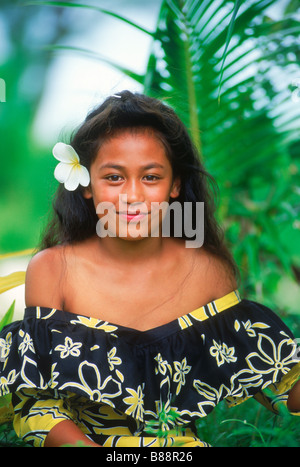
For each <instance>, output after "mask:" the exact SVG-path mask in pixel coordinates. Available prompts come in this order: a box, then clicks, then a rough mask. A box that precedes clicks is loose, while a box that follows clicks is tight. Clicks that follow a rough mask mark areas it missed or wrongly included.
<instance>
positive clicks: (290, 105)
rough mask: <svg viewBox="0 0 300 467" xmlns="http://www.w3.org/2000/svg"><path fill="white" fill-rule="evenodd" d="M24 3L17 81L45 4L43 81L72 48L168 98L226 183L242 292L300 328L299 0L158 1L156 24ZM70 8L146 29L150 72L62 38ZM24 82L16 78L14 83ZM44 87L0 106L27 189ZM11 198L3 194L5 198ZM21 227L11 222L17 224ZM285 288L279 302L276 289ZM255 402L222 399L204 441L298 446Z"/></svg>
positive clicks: (293, 434) (296, 433)
mask: <svg viewBox="0 0 300 467" xmlns="http://www.w3.org/2000/svg"><path fill="white" fill-rule="evenodd" d="M3 1H4V4H5V5H8V2H7V1H6V0H3ZM86 3H87V2H86ZM29 4H30V5H31V6H28V7H26V8H24V9H23V10H22V15H21V16H20V17H18V18H16V17H14V16H13V15H11V16H10V28H11V30H12V31H17V30H18V31H19V33H18V35H17V34H16V33H12V35H13V34H14V43H15V44H16V52H15V55H14V56H13V57H12V58H11V60H7V62H6V63H5V68H4V71H5V72H6V73H7V75H6V76H11V77H12V80H13V71H14V69H15V68H14V67H15V66H16V63H17V62H18V61H19V63H21V65H18V66H23V67H24V70H25V68H26V60H30V59H31V60H32V57H29V56H28V50H27V49H28V48H27V49H26V45H24V43H25V42H24V37H26V22H28V21H29V16H28V15H29V13H28V12H29V11H30V15H33V16H34V14H35V13H36V12H37V11H38V12H39V14H42V13H41V12H42V9H43V8H47V14H50V15H51V17H52V21H53V24H54V27H53V34H52V39H51V41H48V42H47V40H46V39H45V40H44V42H43V44H42V45H43V47H44V48H43V49H39V51H38V52H37V51H36V52H35V53H36V54H37V55H38V54H39V63H40V69H39V70H40V71H39V73H40V80H39V82H40V83H42V84H43V83H44V82H45V80H46V72H47V68H48V66H49V64H50V63H51V56H52V55H51V54H52V53H53V52H54V51H55V53H56V54H57V53H60V51H62V50H69V51H72V52H73V53H74V54H86V55H88V56H89V57H92V58H93V59H95V60H104V61H106V62H107V63H109V64H111V65H112V66H114V67H115V68H117V69H118V70H119V71H121V72H122V73H124V74H126V75H128V76H130V77H131V78H133V79H134V80H135V81H136V82H137V83H139V84H140V85H142V87H143V89H144V91H145V93H147V94H149V95H152V96H155V97H158V98H161V99H164V100H165V101H166V102H167V103H168V104H169V105H171V106H172V107H173V108H174V109H175V110H176V111H177V112H178V114H179V115H180V116H181V118H182V119H183V121H184V122H185V124H186V126H187V128H188V129H189V131H190V134H191V136H192V138H193V140H194V143H195V145H196V146H197V147H198V149H199V154H200V157H201V159H202V161H203V162H204V164H205V166H206V168H207V170H208V171H209V172H210V173H211V174H212V175H213V176H214V177H215V179H216V181H217V183H218V185H219V188H220V198H219V205H218V209H217V216H218V218H219V219H220V221H221V223H222V224H223V226H224V228H225V234H226V238H227V241H228V243H229V244H230V246H231V248H232V250H233V253H234V256H235V259H236V261H237V263H238V265H239V267H240V270H241V274H242V281H241V287H240V289H241V292H242V293H243V295H246V296H250V297H254V298H255V299H257V300H258V301H263V302H264V303H265V304H266V305H270V306H271V307H272V308H274V304H275V305H277V311H278V313H280V314H281V316H282V317H283V319H284V320H285V321H286V322H287V323H288V325H289V326H291V327H292V328H293V330H294V334H295V335H296V336H297V335H298V336H299V335H300V334H299V333H300V315H299V310H298V303H299V291H297V288H298V289H299V282H300V246H299V245H300V242H299V240H300V221H299V212H300V154H299V152H300V137H299V123H300V107H299V102H300V92H299V89H300V84H299V83H300V67H299V59H300V39H299V38H300V23H299V15H300V7H299V2H298V0H287V1H285V2H283V1H281V0H277V1H274V0H247V1H244V2H243V1H241V0H235V1H229V0H162V1H161V8H160V12H159V15H158V18H157V24H156V28H155V29H154V30H151V31H150V30H147V29H146V28H144V27H141V26H140V25H138V24H135V22H134V21H131V20H129V19H127V18H124V17H122V16H120V15H119V14H117V13H115V12H114V11H107V10H104V9H103V8H101V7H100V6H95V5H88V4H80V3H73V2H60V1H52V2H51V1H36V2H30V3H29V2H28V3H27V5H29ZM72 9H73V10H74V9H77V10H78V9H82V11H83V10H87V9H88V10H90V11H93V12H94V13H95V16H96V15H98V16H99V17H100V16H101V15H102V16H105V15H109V16H113V17H114V18H115V19H116V20H118V21H120V22H122V23H126V24H127V25H128V26H129V27H131V28H135V29H138V30H139V31H141V32H142V33H143V34H145V35H147V36H148V37H151V41H152V47H151V51H150V53H149V57H148V63H147V66H146V69H145V73H143V74H138V73H136V72H135V71H134V70H130V69H129V67H124V66H121V65H119V64H118V63H116V62H115V61H114V57H105V56H104V55H103V53H101V51H100V50H99V53H98V52H95V51H94V50H92V47H91V48H90V49H89V48H83V47H78V46H77V44H75V45H74V44H73V43H72V40H71V41H69V42H68V41H66V40H64V41H62V39H65V38H66V37H67V33H68V32H69V26H68V24H67V23H66V22H64V23H62V22H59V21H55V19H57V18H59V17H60V14H62V13H68V12H69V11H71V10H72ZM25 20H26V21H25ZM27 34H28V33H27ZM45 46H46V48H47V50H45ZM37 55H36V56H37ZM36 56H35V57H36ZM41 57H42V59H41ZM17 85H18V82H17V80H15V86H16V88H17ZM42 92H43V86H42V85H41V87H40V88H37V89H35V90H34V91H33V90H32V92H31V96H30V102H31V105H30V106H29V112H28V110H27V113H26V111H25V110H24V107H22V108H20V102H18V101H17V100H15V101H13V103H14V106H13V107H10V110H9V111H5V112H2V114H1V113H0V123H1V125H2V126H3V128H9V127H12V126H14V125H13V122H14V118H15V115H18V119H19V120H18V122H19V125H18V126H17V127H16V129H15V138H14V140H13V145H15V146H18V145H19V146H18V147H15V150H14V151H13V152H12V147H11V146H10V144H11V142H10V140H8V139H5V138H4V139H3V140H2V149H3V151H4V152H3V153H8V152H12V153H13V154H14V155H15V156H14V157H15V159H14V160H13V161H11V162H12V163H15V164H16V165H17V166H18V172H19V173H17V176H18V177H19V178H18V180H19V181H20V183H21V186H22V189H23V191H24V193H27V195H26V196H29V194H28V193H29V192H28V187H29V185H27V184H26V183H29V182H26V181H24V180H23V179H22V177H21V174H22V170H24V167H25V164H26V161H25V160H23V159H22V158H21V156H16V154H21V153H24V152H25V153H26V151H27V153H31V154H34V157H36V154H37V153H41V149H40V148H38V147H36V146H35V144H33V143H32V139H31V136H30V135H31V127H32V124H33V120H34V113H35V111H36V108H37V105H38V102H39V101H40V99H41V96H42ZM16 95H17V92H16ZM44 151H45V152H46V150H45V149H44ZM42 152H43V151H42ZM47 164H48V163H47V162H45V159H43V158H40V159H39V162H38V163H36V164H35V165H34V169H33V171H34V174H33V175H36V174H37V173H41V172H42V171H43V168H44V167H46V165H47ZM0 179H1V183H2V186H3V187H4V188H6V192H7V193H10V191H9V190H10V188H11V185H10V183H11V182H10V181H9V177H6V176H5V171H4V173H2V178H1V175H0ZM51 189H52V188H51V187H50V186H48V187H47V189H45V186H44V184H43V186H40V197H38V206H35V210H34V213H35V216H36V213H37V212H39V213H40V214H39V215H41V212H42V209H45V207H46V206H47V204H48V199H47V198H48V196H49V194H50V191H51ZM11 198H12V195H9V196H8V195H7V201H8V205H9V203H10V200H11ZM39 209H40V211H39ZM8 212H9V209H8V210H7V213H8ZM7 213H6V212H4V214H5V215H6V214H7ZM16 222H17V220H16V219H15V220H14V223H16ZM15 227H16V224H14V231H15V230H16V228H15ZM20 230H21V229H20ZM34 235H35V234H34ZM34 235H33V236H32V238H35V236H34ZM10 238H12V239H14V236H13V235H10ZM25 243H26V242H25ZM23 244H24V243H22V245H23ZM16 278H17V276H15V275H14V276H13V277H11V279H16ZM282 283H283V285H284V288H283V289H282V288H281V287H282ZM278 290H281V293H283V295H284V299H282V298H280V297H278ZM293 290H295V292H293V293H292V292H291V291H293ZM282 291H283V292H282ZM252 402H253V401H250V402H249V403H247V404H249V405H247V407H248V409H247V410H246V409H244V408H243V406H241V407H236V408H235V409H231V412H230V419H229V417H228V413H227V412H226V413H225V412H224V408H223V407H220V408H219V407H218V408H217V409H216V410H215V411H214V412H213V415H212V416H211V422H210V424H208V425H205V427H204V426H202V425H201V424H200V425H201V426H200V425H199V429H201V433H202V437H203V438H204V439H205V437H206V436H205V433H206V434H207V438H208V439H209V438H211V437H212V436H211V435H212V434H213V435H214V436H213V438H215V437H216V438H217V444H218V443H219V445H223V446H238V445H243V446H258V445H262V446H269V445H270V446H288V445H299V444H300V429H299V422H298V420H296V421H295V420H294V419H293V420H292V419H291V417H290V416H289V414H286V413H285V414H282V416H281V417H277V418H276V419H275V418H272V417H271V418H270V417H269V415H268V414H267V413H266V411H265V409H257V406H256V405H252V406H251V404H252ZM249 407H250V409H249ZM232 419H233V420H232ZM221 420H225V422H224V423H221ZM245 420H246V421H245ZM244 421H245V422H244ZM211 427H213V429H212V428H211ZM212 430H213V432H212ZM297 443H298V444H297Z"/></svg>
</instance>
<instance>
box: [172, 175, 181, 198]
mask: <svg viewBox="0 0 300 467" xmlns="http://www.w3.org/2000/svg"><path fill="white" fill-rule="evenodd" d="M180 186H181V182H180V178H179V177H176V178H175V180H174V181H173V185H172V189H171V193H170V198H177V197H178V196H179V194H180Z"/></svg>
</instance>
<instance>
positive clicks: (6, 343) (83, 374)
mask: <svg viewBox="0 0 300 467" xmlns="http://www.w3.org/2000/svg"><path fill="white" fill-rule="evenodd" d="M299 354H300V352H298V349H297V346H296V343H295V340H294V337H293V336H292V334H291V332H290V331H289V329H288V328H287V327H286V326H285V324H284V323H283V322H282V321H281V320H280V319H279V318H278V317H277V315H276V314H274V313H273V312H272V311H270V310H269V309H268V308H267V307H265V306H263V305H260V304H258V303H256V302H253V301H250V300H246V299H243V300H241V298H240V296H239V293H238V291H234V292H231V293H230V294H228V295H226V296H225V297H223V298H220V299H218V300H215V301H213V302H211V303H209V304H207V305H205V306H203V307H201V308H199V309H197V310H195V311H193V312H191V313H188V314H186V315H184V316H182V317H180V318H178V319H176V320H174V321H172V322H170V323H168V324H165V325H162V326H159V327H156V328H154V329H151V330H148V331H144V332H142V331H137V330H134V329H130V328H127V327H123V326H118V325H114V324H111V323H108V322H106V321H101V320H98V319H95V318H89V317H87V316H85V315H84V313H83V314H82V315H74V314H72V313H68V312H65V311H61V310H56V309H51V308H43V307H29V308H26V310H25V315H24V319H23V320H22V321H16V322H14V323H12V324H10V325H8V326H6V327H5V328H3V330H2V331H1V333H0V360H1V361H0V395H5V394H8V393H12V404H13V408H14V428H15V431H16V433H17V434H18V436H19V437H21V438H23V439H24V440H25V441H26V442H27V443H31V444H33V445H34V446H43V444H44V441H45V438H46V436H47V434H48V432H49V431H50V430H51V428H53V427H54V426H55V425H56V424H57V423H59V422H61V421H62V420H73V421H74V422H75V423H76V424H77V425H78V426H79V428H80V429H81V430H82V431H83V432H84V433H85V434H86V435H87V436H89V437H90V438H91V439H92V440H94V441H95V442H97V443H99V444H101V445H103V446H108V447H118V446H120V447H127V446H130V447H138V446H154V447H159V446H170V447H171V446H184V447H192V446H195V447H196V446H208V444H207V443H205V442H203V441H200V440H199V439H198V437H197V431H196V427H195V422H196V421H197V420H199V418H200V417H206V416H207V415H208V414H209V413H210V412H211V411H212V410H213V409H214V407H215V406H216V405H217V404H218V403H219V402H220V401H222V400H223V399H225V400H226V401H227V402H228V403H229V405H235V404H238V403H240V402H243V401H245V400H247V399H248V398H250V397H252V396H255V397H256V398H257V399H260V401H261V402H263V403H264V404H266V405H269V406H270V408H271V409H272V410H274V411H276V405H277V404H278V403H279V402H280V401H286V400H287V393H288V390H289V389H290V387H291V386H292V384H294V383H295V381H296V380H297V379H298V377H299V375H300V364H299ZM267 387H268V388H271V389H272V391H273V393H274V395H275V398H272V400H271V399H270V400H269V399H268V398H267V396H266V395H264V393H263V391H264V389H265V388H267ZM209 441H213V440H209Z"/></svg>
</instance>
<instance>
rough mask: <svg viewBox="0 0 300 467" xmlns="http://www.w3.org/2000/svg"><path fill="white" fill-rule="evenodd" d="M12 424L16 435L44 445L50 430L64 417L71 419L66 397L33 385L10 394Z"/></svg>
mask: <svg viewBox="0 0 300 467" xmlns="http://www.w3.org/2000/svg"><path fill="white" fill-rule="evenodd" d="M12 406H13V409H14V419H13V426H14V430H15V432H16V434H17V436H18V437H19V438H21V439H23V441H24V442H25V443H28V444H31V445H32V446H34V447H43V446H44V443H45V439H46V437H47V435H48V433H49V431H50V430H51V429H52V428H53V427H54V426H55V425H57V424H58V423H60V422H62V421H64V420H74V414H73V412H72V409H71V406H70V404H69V401H68V398H67V397H62V395H61V394H59V393H58V392H57V391H47V390H37V389H32V388H26V389H22V390H20V391H16V392H15V393H14V394H13V395H12Z"/></svg>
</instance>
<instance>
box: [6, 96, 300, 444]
mask: <svg viewBox="0 0 300 467" xmlns="http://www.w3.org/2000/svg"><path fill="white" fill-rule="evenodd" d="M53 153H54V155H55V157H56V158H57V159H59V160H60V163H59V165H58V166H57V168H56V170H55V176H56V178H57V179H58V180H59V181H60V182H61V185H60V186H59V188H58V191H57V195H56V199H55V202H54V216H53V219H52V221H51V222H50V224H49V226H48V227H47V229H46V233H45V235H44V238H43V241H42V246H41V251H40V252H39V253H37V254H36V255H35V256H34V257H33V259H32V260H31V262H30V264H29V267H28V271H27V276H26V306H27V308H26V310H25V315H24V319H23V320H22V321H20V322H15V323H12V324H11V325H9V326H6V327H5V328H4V329H3V330H2V332H1V339H0V343H1V344H0V345H1V347H2V348H1V350H2V353H1V355H2V358H1V362H0V390H1V393H0V394H6V393H8V392H11V393H12V403H13V406H14V411H15V418H14V428H15V430H16V432H17V434H18V436H20V437H22V438H23V439H24V440H25V441H26V442H27V443H32V444H33V445H34V446H62V445H64V444H66V443H72V444H76V443H77V442H78V441H83V442H84V443H85V444H87V445H90V446H121V447H122V446H123V447H124V446H125V447H126V446H161V445H163V446H175V445H180V446H182V445H183V446H185V447H186V446H206V445H207V444H206V443H205V442H204V441H201V440H199V439H198V437H197V430H196V426H195V422H197V420H198V419H199V417H205V416H207V415H208V414H209V413H210V412H211V411H212V410H213V408H214V407H215V406H216V405H217V404H218V403H219V402H220V401H222V400H223V399H225V400H226V401H227V402H228V403H229V404H230V405H234V404H237V403H239V402H242V401H245V400H247V399H248V398H250V397H252V396H254V397H255V398H257V399H258V400H259V401H260V402H262V403H263V404H265V405H267V406H269V408H271V409H272V410H273V411H275V412H276V408H277V404H278V403H279V402H280V401H285V402H287V406H288V408H289V409H290V410H291V411H292V412H297V411H300V389H299V383H296V381H297V379H298V376H299V373H300V366H299V363H298V362H299V358H297V349H296V344H295V342H294V338H293V336H292V334H291V332H290V331H289V329H288V328H287V327H286V326H285V325H284V323H283V322H282V321H281V320H280V319H279V318H278V317H277V316H276V315H275V314H274V313H273V312H272V311H270V310H269V309H268V308H266V307H265V306H263V305H260V304H257V303H255V302H252V301H249V300H246V299H242V298H240V295H239V293H238V290H237V288H238V280H239V276H238V270H237V267H236V265H235V263H234V260H233V259H232V256H231V254H230V253H229V251H228V250H227V248H226V246H225V244H224V240H223V237H222V233H221V231H220V229H219V227H218V224H217V223H216V220H215V218H214V202H213V199H214V198H213V196H212V191H211V184H210V183H209V182H211V181H212V180H211V178H210V177H209V175H208V174H207V173H206V172H205V170H204V168H203V166H202V165H201V164H200V162H199V158H198V155H197V152H196V150H195V149H194V147H193V145H192V143H191V140H190V138H189V136H188V133H187V131H186V129H185V128H184V126H183V124H182V123H181V121H180V120H179V119H178V117H177V116H176V114H175V113H174V112H173V110H172V109H170V108H169V107H168V106H166V105H164V104H163V103H161V102H159V101H157V100H155V99H152V98H149V97H146V96H143V95H138V94H132V93H130V92H128V91H124V92H121V93H119V94H117V95H114V96H111V97H109V98H108V99H107V100H106V101H105V102H104V103H103V104H102V105H101V106H100V107H99V108H97V109H96V110H94V111H93V112H92V113H91V114H89V115H88V117H87V118H86V120H85V122H84V123H83V125H82V126H81V127H80V128H79V129H78V131H77V132H76V133H75V135H74V137H73V138H72V140H71V143H70V145H65V144H63V143H58V144H57V145H56V146H55V148H54V151H53ZM163 203H164V204H163ZM166 203H167V206H168V207H169V211H168V210H157V206H161V205H163V206H165V205H166ZM174 203H177V207H178V205H179V206H180V207H181V208H182V210H181V212H180V210H178V209H177V211H176V210H174V211H173V215H171V211H172V209H171V208H172V206H173V207H174V206H175V204H174ZM198 203H204V221H203V225H202V228H204V242H203V245H202V244H201V245H200V246H199V244H197V242H195V245H191V241H192V240H193V239H191V236H190V234H189V232H190V231H191V229H190V230H189V232H188V233H187V232H186V229H184V228H183V227H186V226H187V222H190V224H191V226H192V228H193V229H194V230H193V231H194V232H195V226H196V224H197V221H198V217H199V216H198V217H197V212H198V211H197V206H198ZM180 215H181V217H180ZM166 219H168V221H169V223H170V226H169V227H170V228H169V232H170V234H169V235H163V234H162V226H163V222H164V221H165V220H166ZM153 225H154V229H153ZM178 226H179V227H182V229H181V231H182V233H181V235H177V234H176V232H175V231H177V232H178ZM176 229H177V230H176ZM179 230H180V229H179ZM187 240H189V241H190V244H189V247H187V244H186V241H187ZM194 240H195V239H194ZM193 246H194V247H193ZM291 387H293V388H292V389H291V391H290V393H289V395H288V391H289V390H290V388H291ZM265 388H268V389H272V391H273V392H274V393H275V396H276V398H275V399H274V400H273V399H269V398H267V396H266V395H265V394H264V392H263V390H264V389H265Z"/></svg>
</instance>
